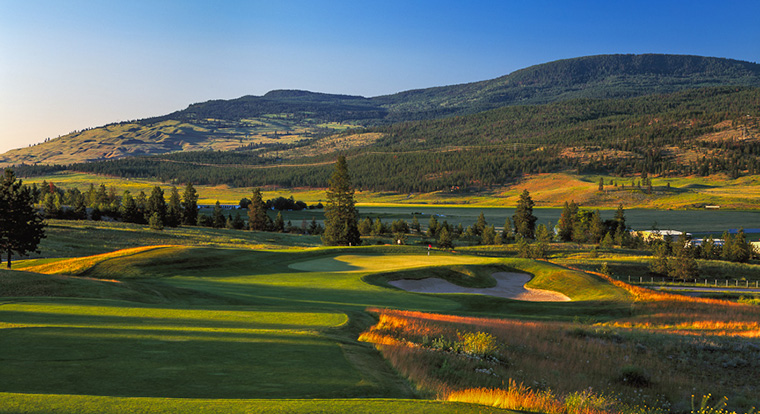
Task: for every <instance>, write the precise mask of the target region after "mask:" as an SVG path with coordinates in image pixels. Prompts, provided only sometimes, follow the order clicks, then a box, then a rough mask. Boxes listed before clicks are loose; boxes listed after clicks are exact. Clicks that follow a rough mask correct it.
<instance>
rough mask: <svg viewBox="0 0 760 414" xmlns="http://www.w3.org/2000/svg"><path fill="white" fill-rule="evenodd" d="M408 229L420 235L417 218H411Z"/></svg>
mask: <svg viewBox="0 0 760 414" xmlns="http://www.w3.org/2000/svg"><path fill="white" fill-rule="evenodd" d="M409 228H410V229H412V230H414V232H415V233H417V234H420V221H419V220H417V216H414V217H412V224H410V225H409Z"/></svg>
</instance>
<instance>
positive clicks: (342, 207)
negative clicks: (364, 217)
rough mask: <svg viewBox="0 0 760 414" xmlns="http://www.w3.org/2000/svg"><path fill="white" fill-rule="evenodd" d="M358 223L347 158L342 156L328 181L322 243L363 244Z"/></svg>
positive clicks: (339, 244) (330, 244)
mask: <svg viewBox="0 0 760 414" xmlns="http://www.w3.org/2000/svg"><path fill="white" fill-rule="evenodd" d="M358 222H359V216H358V213H357V211H356V202H355V201H354V189H353V188H352V187H351V178H350V177H349V175H348V165H347V164H346V157H344V156H342V155H341V156H340V157H338V161H337V162H336V163H335V171H334V172H333V174H332V177H330V180H329V181H328V189H327V204H326V205H325V232H324V234H323V235H322V243H324V244H325V245H328V246H358V245H359V244H361V237H360V235H359V229H358Z"/></svg>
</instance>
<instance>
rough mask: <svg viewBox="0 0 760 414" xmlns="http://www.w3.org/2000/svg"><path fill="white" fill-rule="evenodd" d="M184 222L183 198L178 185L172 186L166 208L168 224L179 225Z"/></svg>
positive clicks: (170, 225) (171, 225)
mask: <svg viewBox="0 0 760 414" xmlns="http://www.w3.org/2000/svg"><path fill="white" fill-rule="evenodd" d="M181 223H182V200H181V199H180V196H179V191H178V190H177V187H176V186H172V192H171V194H170V195H169V205H168V206H167V208H166V225H167V226H169V227H177V226H179V225H180V224H181Z"/></svg>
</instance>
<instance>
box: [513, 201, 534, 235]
mask: <svg viewBox="0 0 760 414" xmlns="http://www.w3.org/2000/svg"><path fill="white" fill-rule="evenodd" d="M534 205H535V203H533V199H532V198H530V193H529V192H528V190H523V192H522V194H520V199H519V200H518V201H517V208H516V209H515V214H514V215H513V216H512V222H513V223H514V224H515V233H517V234H519V235H521V236H522V237H524V238H526V239H532V238H534V235H535V231H536V220H538V219H537V218H536V216H534V215H533V206H534Z"/></svg>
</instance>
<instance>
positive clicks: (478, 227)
mask: <svg viewBox="0 0 760 414" xmlns="http://www.w3.org/2000/svg"><path fill="white" fill-rule="evenodd" d="M487 225H488V223H486V216H485V215H483V212H482V211H481V212H480V215H479V216H478V220H477V221H476V222H475V225H474V226H473V230H474V231H475V235H476V236H479V235H481V234H483V231H485V229H486V226H487ZM489 244H490V243H489Z"/></svg>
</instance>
